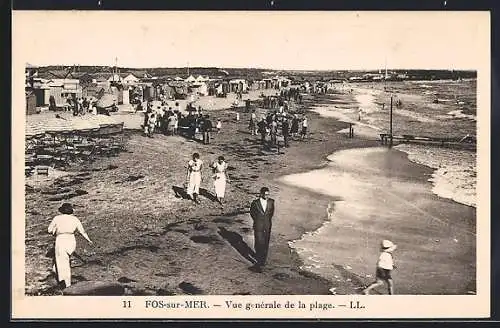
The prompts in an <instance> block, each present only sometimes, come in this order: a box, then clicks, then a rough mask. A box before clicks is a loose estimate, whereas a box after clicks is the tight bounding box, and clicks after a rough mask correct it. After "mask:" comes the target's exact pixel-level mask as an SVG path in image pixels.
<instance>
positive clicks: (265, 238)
mask: <svg viewBox="0 0 500 328" xmlns="http://www.w3.org/2000/svg"><path fill="white" fill-rule="evenodd" d="M270 237H271V231H270V228H269V230H254V238H255V244H254V249H255V257H256V260H257V263H256V264H257V265H258V266H264V265H266V260H267V252H268V250H269V238H270Z"/></svg>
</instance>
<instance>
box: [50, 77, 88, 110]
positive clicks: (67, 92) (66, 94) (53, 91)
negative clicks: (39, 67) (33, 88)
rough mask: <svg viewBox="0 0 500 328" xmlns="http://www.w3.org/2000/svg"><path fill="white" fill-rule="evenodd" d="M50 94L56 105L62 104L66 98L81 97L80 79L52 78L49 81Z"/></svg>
mask: <svg viewBox="0 0 500 328" xmlns="http://www.w3.org/2000/svg"><path fill="white" fill-rule="evenodd" d="M48 86H49V87H50V95H51V96H53V97H54V99H55V101H56V106H60V105H61V106H62V105H63V104H65V103H66V101H67V99H68V98H80V97H82V87H81V85H80V81H79V80H76V79H52V80H50V81H49V83H48Z"/></svg>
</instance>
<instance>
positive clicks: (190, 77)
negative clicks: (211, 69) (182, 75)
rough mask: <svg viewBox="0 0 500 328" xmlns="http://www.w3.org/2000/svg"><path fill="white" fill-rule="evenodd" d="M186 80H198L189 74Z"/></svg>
mask: <svg viewBox="0 0 500 328" xmlns="http://www.w3.org/2000/svg"><path fill="white" fill-rule="evenodd" d="M186 82H196V79H195V77H194V76H192V75H189V77H188V78H187V79H186Z"/></svg>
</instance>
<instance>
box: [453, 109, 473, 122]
mask: <svg viewBox="0 0 500 328" xmlns="http://www.w3.org/2000/svg"><path fill="white" fill-rule="evenodd" d="M447 115H449V116H451V117H454V118H467V119H470V120H474V121H477V117H476V115H468V114H464V113H463V112H462V110H461V109H457V110H452V111H451V112H448V113H447Z"/></svg>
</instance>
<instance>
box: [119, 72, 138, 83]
mask: <svg viewBox="0 0 500 328" xmlns="http://www.w3.org/2000/svg"><path fill="white" fill-rule="evenodd" d="M122 83H123V84H125V85H136V84H137V83H139V78H138V77H137V76H135V75H134V74H132V73H129V74H127V75H126V76H125V77H124V78H123V79H122Z"/></svg>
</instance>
